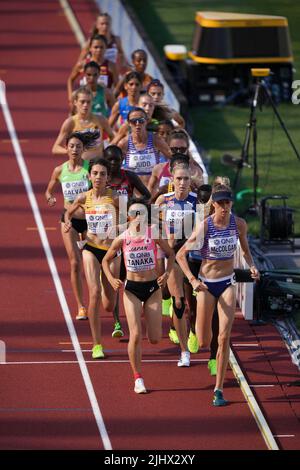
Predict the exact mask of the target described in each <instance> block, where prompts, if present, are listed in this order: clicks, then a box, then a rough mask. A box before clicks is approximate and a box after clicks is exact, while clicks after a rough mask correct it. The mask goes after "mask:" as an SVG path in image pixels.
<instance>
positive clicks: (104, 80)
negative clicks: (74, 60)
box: [79, 56, 113, 88]
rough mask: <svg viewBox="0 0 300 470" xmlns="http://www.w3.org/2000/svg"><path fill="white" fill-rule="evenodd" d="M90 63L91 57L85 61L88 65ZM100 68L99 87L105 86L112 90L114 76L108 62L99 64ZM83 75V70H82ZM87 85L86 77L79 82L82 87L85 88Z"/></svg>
mask: <svg viewBox="0 0 300 470" xmlns="http://www.w3.org/2000/svg"><path fill="white" fill-rule="evenodd" d="M89 62H91V56H88V58H87V59H86V61H85V63H86V64H88V63H89ZM93 62H94V61H93ZM99 67H100V73H99V77H98V79H97V83H98V84H99V85H103V86H105V87H107V88H111V86H112V84H113V75H112V73H111V71H110V70H109V64H108V61H107V60H104V62H102V64H101V65H100V64H99ZM81 73H83V69H82V71H81ZM86 83H87V82H86V77H82V78H81V79H80V81H79V84H80V86H84V85H86Z"/></svg>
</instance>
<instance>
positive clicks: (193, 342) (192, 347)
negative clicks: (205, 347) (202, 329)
mask: <svg viewBox="0 0 300 470" xmlns="http://www.w3.org/2000/svg"><path fill="white" fill-rule="evenodd" d="M187 345H188V349H189V351H190V353H193V354H196V353H197V352H198V351H199V343H198V340H197V336H196V335H195V333H193V332H192V330H190V334H189V339H188V343H187Z"/></svg>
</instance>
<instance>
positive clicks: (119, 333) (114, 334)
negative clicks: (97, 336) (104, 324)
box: [111, 321, 124, 338]
mask: <svg viewBox="0 0 300 470" xmlns="http://www.w3.org/2000/svg"><path fill="white" fill-rule="evenodd" d="M111 335H112V337H113V338H121V337H122V336H124V333H123V330H122V327H121V324H120V322H118V321H116V323H115V325H114V331H113V332H112V334H111Z"/></svg>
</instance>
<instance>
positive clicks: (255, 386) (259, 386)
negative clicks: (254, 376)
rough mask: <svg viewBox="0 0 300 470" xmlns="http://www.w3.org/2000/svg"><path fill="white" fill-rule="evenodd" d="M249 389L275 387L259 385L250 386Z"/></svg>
mask: <svg viewBox="0 0 300 470" xmlns="http://www.w3.org/2000/svg"><path fill="white" fill-rule="evenodd" d="M250 387H252V388H264V387H266V388H267V387H275V385H264V384H260V385H250Z"/></svg>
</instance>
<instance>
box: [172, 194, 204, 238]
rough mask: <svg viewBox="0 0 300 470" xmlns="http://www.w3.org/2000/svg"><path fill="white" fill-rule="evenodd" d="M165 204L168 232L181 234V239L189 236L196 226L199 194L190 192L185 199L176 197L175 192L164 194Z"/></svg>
mask: <svg viewBox="0 0 300 470" xmlns="http://www.w3.org/2000/svg"><path fill="white" fill-rule="evenodd" d="M164 206H165V223H166V231H167V233H170V234H175V235H176V234H177V237H178V235H180V236H179V240H182V239H185V238H188V237H189V236H190V235H191V233H192V230H193V226H194V219H195V213H196V209H197V207H196V206H197V194H196V193H192V192H190V193H189V194H188V196H187V198H186V199H183V200H179V199H176V197H175V192H172V193H167V194H164ZM177 237H176V236H175V238H177Z"/></svg>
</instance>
